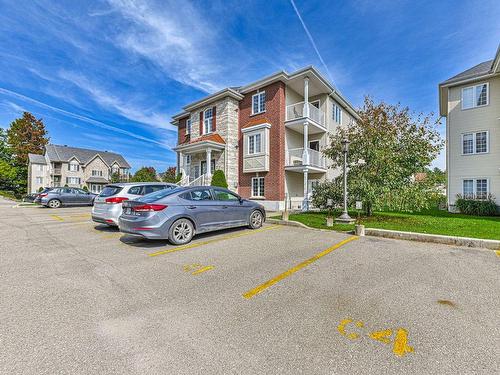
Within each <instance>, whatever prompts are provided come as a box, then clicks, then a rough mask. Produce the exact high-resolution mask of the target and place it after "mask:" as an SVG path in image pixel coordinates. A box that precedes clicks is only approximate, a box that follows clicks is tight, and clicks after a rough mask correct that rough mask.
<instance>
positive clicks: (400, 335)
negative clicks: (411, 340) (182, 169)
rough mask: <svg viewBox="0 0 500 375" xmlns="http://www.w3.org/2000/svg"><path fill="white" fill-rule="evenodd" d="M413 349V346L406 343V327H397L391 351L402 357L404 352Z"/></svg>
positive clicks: (409, 351)
mask: <svg viewBox="0 0 500 375" xmlns="http://www.w3.org/2000/svg"><path fill="white" fill-rule="evenodd" d="M413 350H414V349H413V347H412V346H410V345H408V331H407V330H406V329H403V328H399V329H398V330H397V332H396V338H395V339H394V347H393V348H392V352H393V353H394V354H396V355H397V356H398V357H402V356H404V355H405V354H406V353H411V352H413Z"/></svg>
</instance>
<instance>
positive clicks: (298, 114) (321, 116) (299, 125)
mask: <svg viewBox="0 0 500 375" xmlns="http://www.w3.org/2000/svg"><path fill="white" fill-rule="evenodd" d="M308 107H309V116H306V114H305V113H304V112H305V111H304V102H300V103H295V104H291V105H288V106H286V117H285V125H286V126H287V127H289V128H292V129H293V130H295V131H297V132H299V133H303V132H304V130H303V125H304V121H309V124H310V125H311V126H309V133H310V134H317V133H324V132H326V121H325V112H323V111H322V110H321V109H319V108H317V107H315V106H314V105H312V104H311V103H308Z"/></svg>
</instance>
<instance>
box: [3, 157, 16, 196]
mask: <svg viewBox="0 0 500 375" xmlns="http://www.w3.org/2000/svg"><path fill="white" fill-rule="evenodd" d="M17 172H18V171H17V169H16V168H15V167H14V166H13V165H12V164H10V163H9V162H7V161H5V160H0V190H13V189H14V188H15V181H16V178H17Z"/></svg>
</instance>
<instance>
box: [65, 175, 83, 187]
mask: <svg viewBox="0 0 500 375" xmlns="http://www.w3.org/2000/svg"><path fill="white" fill-rule="evenodd" d="M66 183H67V184H72V185H80V177H66Z"/></svg>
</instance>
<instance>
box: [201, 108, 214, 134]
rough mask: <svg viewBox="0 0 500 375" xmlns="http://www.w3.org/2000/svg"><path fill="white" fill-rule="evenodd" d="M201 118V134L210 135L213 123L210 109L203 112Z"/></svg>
mask: <svg viewBox="0 0 500 375" xmlns="http://www.w3.org/2000/svg"><path fill="white" fill-rule="evenodd" d="M203 118H204V120H203V134H207V133H211V132H212V126H213V123H214V121H213V120H214V119H213V110H212V108H209V109H207V110H205V113H204V115H203Z"/></svg>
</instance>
